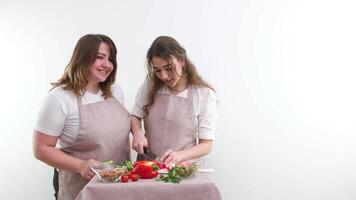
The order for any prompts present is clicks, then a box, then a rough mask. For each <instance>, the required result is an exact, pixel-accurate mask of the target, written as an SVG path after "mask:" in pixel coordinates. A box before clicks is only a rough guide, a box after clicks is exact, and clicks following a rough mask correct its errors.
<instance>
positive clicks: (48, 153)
mask: <svg viewBox="0 0 356 200" xmlns="http://www.w3.org/2000/svg"><path fill="white" fill-rule="evenodd" d="M57 140H58V136H50V135H46V134H44V133H41V132H39V131H36V130H35V131H34V134H33V153H34V156H35V157H36V158H37V159H38V160H41V161H43V162H45V163H46V164H48V165H50V166H52V167H55V168H57V169H62V170H67V171H71V172H76V173H79V174H80V175H81V176H82V177H83V178H85V179H87V180H90V179H91V178H92V177H93V176H94V175H95V174H94V173H93V172H92V171H91V170H90V167H92V166H95V165H96V164H99V162H98V161H96V160H94V159H89V160H81V159H79V158H76V157H73V156H70V155H68V154H66V153H64V152H63V151H61V150H60V149H56V148H55V145H56V143H57Z"/></svg>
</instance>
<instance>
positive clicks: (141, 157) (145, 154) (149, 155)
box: [137, 147, 158, 161]
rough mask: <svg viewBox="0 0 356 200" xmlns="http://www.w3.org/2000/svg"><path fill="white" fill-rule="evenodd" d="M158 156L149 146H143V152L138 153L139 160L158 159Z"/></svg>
mask: <svg viewBox="0 0 356 200" xmlns="http://www.w3.org/2000/svg"><path fill="white" fill-rule="evenodd" d="M157 159H158V156H157V155H156V154H154V153H153V152H152V151H150V150H149V149H148V148H146V147H144V148H143V154H137V160H151V161H152V160H157Z"/></svg>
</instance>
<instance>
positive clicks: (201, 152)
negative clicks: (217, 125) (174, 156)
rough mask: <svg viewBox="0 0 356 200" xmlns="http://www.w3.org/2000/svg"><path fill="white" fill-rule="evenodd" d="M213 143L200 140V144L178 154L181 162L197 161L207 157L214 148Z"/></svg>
mask: <svg viewBox="0 0 356 200" xmlns="http://www.w3.org/2000/svg"><path fill="white" fill-rule="evenodd" d="M212 144H213V141H211V140H200V141H199V144H197V145H195V146H193V147H191V148H189V149H185V150H182V151H179V152H177V153H178V154H179V155H180V158H181V161H186V160H192V159H197V158H200V157H202V156H205V155H207V154H208V153H209V152H210V150H211V147H212Z"/></svg>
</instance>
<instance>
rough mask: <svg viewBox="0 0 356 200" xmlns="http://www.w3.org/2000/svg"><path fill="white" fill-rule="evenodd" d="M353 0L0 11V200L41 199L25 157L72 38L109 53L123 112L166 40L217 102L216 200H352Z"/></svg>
mask: <svg viewBox="0 0 356 200" xmlns="http://www.w3.org/2000/svg"><path fill="white" fill-rule="evenodd" d="M355 10H356V6H355V3H354V1H351V0H350V1H343V0H337V1H336V0H335V1H327V0H324V1H322V0H319V1H318V0H299V1H297V0H296V1H292V0H270V1H267V0H231V1H228V0H215V1H209V0H204V1H203V0H201V1H188V0H179V1H178V0H176V1H164V0H156V1H153V0H145V1H137V0H132V1H123V0H121V1H87V0H85V1H84V0H80V1H78V0H77V1H72V0H62V1H52V2H50V1H25V0H23V1H16V0H13V1H10V0H8V1H7V0H2V1H0V34H1V35H0V57H1V60H0V67H1V75H0V77H1V78H0V84H1V88H2V89H1V100H0V101H1V102H0V109H1V115H0V119H1V129H0V131H1V138H2V139H1V146H0V148H1V149H0V152H1V165H0V171H1V180H0V186H1V189H0V191H1V192H0V199H51V198H52V186H51V178H52V169H51V168H50V167H48V166H47V165H45V164H43V163H42V162H40V161H38V160H35V159H34V157H33V154H32V129H33V127H34V123H35V121H36V118H37V113H38V110H39V107H40V105H41V102H42V101H43V98H44V96H45V95H46V93H47V91H48V89H49V88H50V85H49V82H51V81H55V80H57V79H58V78H59V77H60V76H61V74H62V72H63V70H64V67H65V66H66V65H67V63H68V62H69V59H70V56H71V53H72V51H73V49H74V45H75V43H76V42H77V40H78V39H79V38H80V37H81V36H83V35H84V34H87V33H104V34H107V35H108V36H110V37H111V38H112V39H113V40H114V41H115V43H116V44H117V47H118V64H119V70H118V81H119V83H120V84H121V85H122V86H123V89H124V92H125V96H126V107H127V108H128V109H129V110H130V109H131V108H132V105H133V103H134V98H135V95H136V91H137V89H138V87H139V86H140V84H141V83H142V81H143V78H144V75H145V67H144V61H145V60H144V58H145V53H146V51H147V49H148V47H149V45H150V44H151V42H152V41H153V39H154V38H156V37H157V36H159V35H170V36H173V37H175V38H176V39H177V40H178V41H179V42H181V43H182V44H183V46H184V47H186V49H187V51H188V55H189V56H190V58H191V59H192V61H193V62H194V63H195V64H196V65H197V67H198V70H199V71H200V73H201V74H202V75H203V77H204V78H205V79H206V80H207V81H208V82H210V83H211V84H212V85H213V86H215V88H216V90H217V95H218V98H219V101H220V105H219V113H220V117H219V123H218V129H217V132H216V141H215V143H214V149H213V151H212V153H211V154H210V156H209V161H208V162H207V165H208V166H209V167H213V168H214V169H215V172H214V174H213V179H214V181H215V183H216V184H217V186H218V187H219V189H220V192H221V194H222V196H223V198H224V199H228V200H235V199H238V200H257V199H259V200H269V199H270V200H286V199H291V200H292V199H296V200H297V199H298V200H299V199H303V200H304V199H307V200H314V199H322V200H347V199H356V190H355V187H356V125H355V122H356V92H355V85H356V80H355V75H356V73H355V72H356V70H355V64H356V61H355V55H356V28H355V19H356V14H355Z"/></svg>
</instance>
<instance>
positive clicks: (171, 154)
mask: <svg viewBox="0 0 356 200" xmlns="http://www.w3.org/2000/svg"><path fill="white" fill-rule="evenodd" d="M161 159H162V161H163V163H164V164H165V165H168V166H169V165H171V164H175V163H176V162H180V161H182V157H181V155H180V154H179V152H176V151H173V150H172V149H168V150H167V151H166V152H164V153H163V155H162V157H161Z"/></svg>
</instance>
